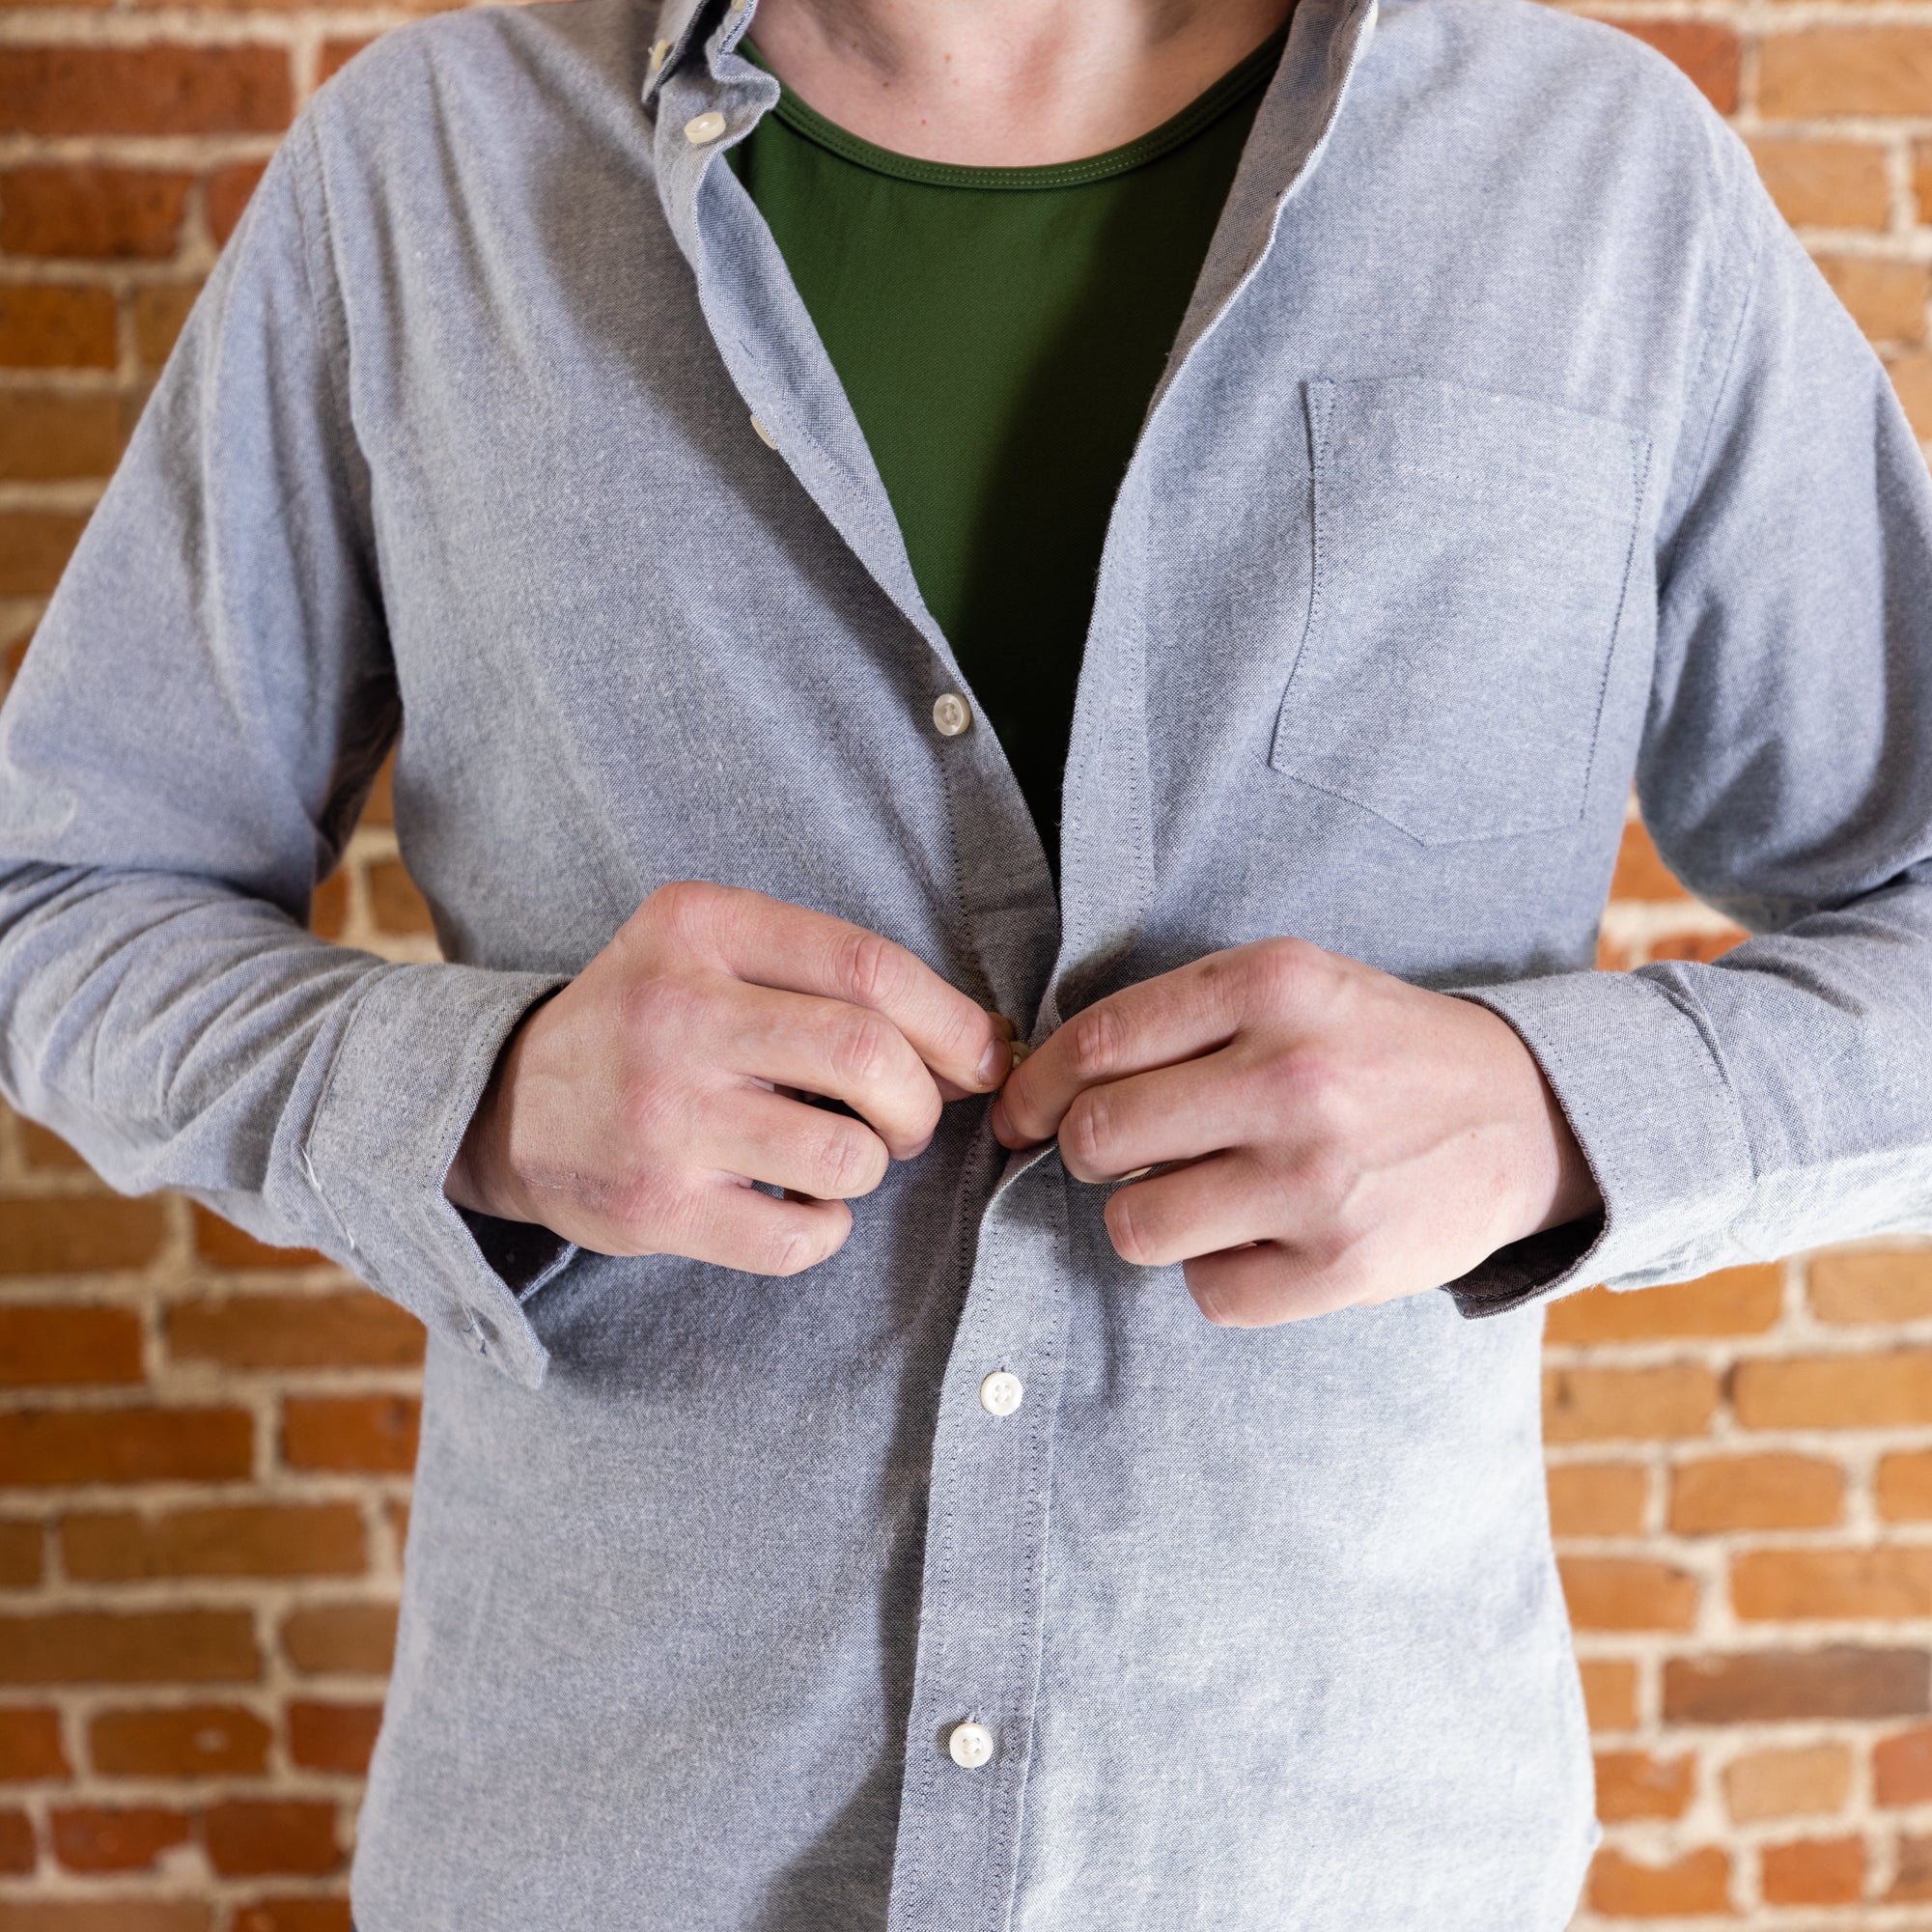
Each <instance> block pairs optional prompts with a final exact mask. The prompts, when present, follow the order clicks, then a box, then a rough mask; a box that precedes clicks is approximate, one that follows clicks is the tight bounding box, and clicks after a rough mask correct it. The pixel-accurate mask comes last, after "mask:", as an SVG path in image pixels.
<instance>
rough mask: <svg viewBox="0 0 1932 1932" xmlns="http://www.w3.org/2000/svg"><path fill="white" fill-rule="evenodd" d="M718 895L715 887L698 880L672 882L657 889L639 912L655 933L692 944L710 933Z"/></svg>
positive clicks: (718, 891) (718, 892) (676, 880)
mask: <svg viewBox="0 0 1932 1932" xmlns="http://www.w3.org/2000/svg"><path fill="white" fill-rule="evenodd" d="M720 896H721V893H720V889H719V888H718V887H717V886H715V885H712V884H709V883H707V882H705V881H704V880H702V879H674V880H671V881H670V882H668V883H666V884H663V885H660V886H658V889H657V890H656V891H655V892H653V893H652V894H651V895H650V897H649V898H647V899H646V900H645V901H644V904H643V906H642V907H641V908H640V909H639V910H640V911H642V912H644V913H646V914H648V915H649V921H650V923H651V925H652V926H654V927H655V928H656V929H657V930H658V932H660V933H662V934H664V935H665V936H666V937H668V938H673V939H680V940H683V941H684V942H685V943H686V944H687V945H695V944H696V943H697V942H698V940H699V939H700V938H702V937H703V936H704V935H706V934H708V933H709V932H710V930H711V922H712V920H713V919H714V917H715V916H716V912H717V906H718V900H719V898H720Z"/></svg>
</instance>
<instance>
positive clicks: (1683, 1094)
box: [1444, 969, 1753, 1316]
mask: <svg viewBox="0 0 1932 1932" xmlns="http://www.w3.org/2000/svg"><path fill="white" fill-rule="evenodd" d="M1449 991H1450V992H1451V993H1452V994H1453V996H1454V997H1456V998H1459V999H1468V1000H1471V1001H1473V1002H1474V1003H1475V1004H1477V1005H1479V1006H1486V1007H1488V1008H1489V1010H1490V1011H1491V1012H1492V1013H1494V1014H1496V1015H1497V1016H1498V1018H1499V1019H1502V1020H1505V1021H1507V1022H1509V1024H1510V1025H1511V1026H1512V1027H1514V1028H1515V1030H1516V1032H1517V1033H1518V1034H1519V1035H1520V1036H1521V1038H1522V1040H1523V1042H1524V1044H1525V1045H1526V1047H1527V1048H1528V1049H1529V1050H1530V1052H1531V1053H1532V1054H1534V1055H1535V1058H1536V1062H1537V1064H1538V1065H1539V1066H1540V1067H1541V1068H1542V1070H1543V1074H1544V1077H1545V1078H1547V1079H1548V1080H1549V1082H1550V1085H1551V1087H1552V1089H1553V1090H1554V1093H1555V1096H1556V1099H1557V1102H1558V1104H1559V1105H1560V1106H1561V1107H1562V1109H1563V1112H1564V1115H1565V1116H1566V1118H1567V1119H1568V1120H1569V1123H1570V1128H1571V1131H1572V1132H1573V1133H1574V1134H1576V1136H1577V1141H1578V1144H1579V1145H1580V1146H1581V1147H1582V1151H1583V1158H1584V1159H1585V1160H1586V1161H1587V1162H1589V1166H1590V1172H1591V1173H1592V1175H1593V1176H1594V1177H1595V1179H1596V1183H1597V1188H1598V1190H1599V1192H1600V1193H1601V1194H1602V1195H1603V1201H1604V1207H1603V1212H1602V1213H1601V1215H1598V1216H1594V1217H1591V1218H1586V1219H1582V1220H1576V1221H1571V1222H1568V1223H1566V1224H1565V1225H1564V1226H1562V1227H1556V1228H1551V1229H1548V1230H1546V1231H1545V1232H1544V1233H1542V1234H1538V1235H1531V1236H1529V1237H1528V1238H1527V1239H1526V1240H1525V1241H1519V1242H1514V1243H1512V1244H1511V1245H1510V1246H1508V1247H1504V1248H1498V1250H1497V1252H1496V1253H1495V1254H1492V1255H1491V1256H1490V1257H1489V1258H1488V1260H1486V1261H1485V1262H1483V1263H1482V1264H1481V1265H1480V1266H1479V1267H1476V1268H1472V1269H1471V1270H1470V1272H1469V1273H1468V1274H1464V1275H1462V1276H1460V1277H1459V1278H1458V1279H1456V1280H1454V1281H1451V1282H1448V1283H1446V1284H1444V1285H1445V1287H1446V1289H1447V1291H1448V1293H1449V1294H1450V1295H1451V1296H1453V1297H1454V1298H1455V1302H1456V1305H1457V1307H1458V1308H1460V1309H1461V1311H1462V1312H1463V1313H1464V1314H1465V1315H1470V1316H1478V1315H1495V1314H1501V1313H1505V1312H1506V1311H1508V1310H1509V1309H1511V1308H1517V1307H1521V1306H1522V1305H1523V1304H1524V1303H1525V1302H1531V1301H1535V1300H1537V1299H1539V1298H1541V1297H1543V1296H1548V1295H1558V1294H1562V1293H1564V1292H1565V1291H1566V1290H1568V1289H1571V1288H1578V1287H1583V1286H1586V1285H1588V1284H1590V1283H1593V1282H1603V1283H1605V1284H1606V1285H1607V1286H1609V1287H1611V1288H1641V1287H1649V1286H1651V1285H1652V1284H1654V1283H1657V1282H1662V1281H1681V1280H1686V1279H1688V1278H1690V1277H1691V1276H1692V1275H1694V1274H1702V1273H1704V1272H1705V1271H1706V1270H1707V1269H1708V1268H1710V1267H1711V1266H1713V1265H1715V1263H1716V1260H1717V1258H1718V1257H1719V1256H1720V1254H1721V1252H1722V1248H1723V1246H1724V1233H1725V1230H1726V1229H1727V1228H1728V1227H1729V1226H1730V1224H1731V1223H1732V1222H1733V1221H1734V1220H1735V1219H1736V1218H1737V1216H1738V1214H1739V1213H1740V1211H1741V1210H1742V1209H1743V1207H1744V1206H1745V1204H1746V1202H1747V1201H1748V1200H1749V1198H1750V1190H1751V1186H1752V1181H1753V1165H1752V1161H1751V1154H1750V1142H1749V1140H1748V1139H1747V1137H1746V1134H1745V1130H1744V1122H1743V1119H1742V1116H1741V1114H1740V1112H1739V1109H1738V1106H1737V1101H1736V1099H1735V1097H1734V1096H1733V1094H1732V1092H1731V1089H1730V1085H1729V1082H1728V1081H1727V1080H1726V1079H1725V1078H1724V1073H1723V1068H1722V1063H1721V1061H1720V1060H1719V1057H1718V1054H1717V1051H1716V1050H1715V1048H1714V1047H1713V1045H1712V1043H1711V1042H1710V1041H1709V1040H1708V1039H1707V1038H1706V1036H1705V1034H1704V1032H1703V1030H1702V1028H1701V1027H1700V1026H1699V1025H1698V1024H1697V1022H1695V1020H1694V1019H1693V1018H1692V1016H1691V1015H1690V1014H1688V1013H1687V1012H1685V1010H1684V1009H1683V1008H1682V1007H1681V1006H1679V1005H1678V1004H1677V1002H1676V1001H1675V1000H1674V999H1673V998H1672V997H1671V996H1670V994H1668V993H1667V992H1666V990H1665V988H1664V987H1663V986H1662V985H1660V984H1659V983H1658V982H1657V981H1656V980H1654V979H1650V978H1646V977H1645V976H1644V974H1643V972H1642V971H1641V969H1639V970H1638V971H1636V972H1573V973H1556V974H1552V975H1550V976H1548V977H1546V978H1542V979H1526V980H1516V981H1513V982H1510V983H1507V984H1504V985H1500V986H1485V987H1458V988H1452V989H1449Z"/></svg>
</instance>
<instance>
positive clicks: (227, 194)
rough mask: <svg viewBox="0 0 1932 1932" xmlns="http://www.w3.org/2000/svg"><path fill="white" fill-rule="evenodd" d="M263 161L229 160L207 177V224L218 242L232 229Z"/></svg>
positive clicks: (246, 203)
mask: <svg viewBox="0 0 1932 1932" xmlns="http://www.w3.org/2000/svg"><path fill="white" fill-rule="evenodd" d="M267 165H268V164H267V162H266V161H231V162H230V163H229V165H228V166H227V167H225V168H216V169H215V171H214V172H213V173H212V174H211V175H210V176H209V178H208V226H209V232H210V234H211V235H212V236H213V237H214V239H215V241H216V243H217V245H218V244H220V243H221V242H224V241H226V240H227V239H228V238H229V237H230V236H231V235H233V234H234V233H235V227H236V224H237V223H238V221H239V220H240V219H241V210H243V209H245V208H246V207H247V206H248V197H249V196H250V195H252V194H253V193H254V192H255V187H256V183H257V182H260V181H261V179H262V171H263V170H264V169H265V168H266V166H267Z"/></svg>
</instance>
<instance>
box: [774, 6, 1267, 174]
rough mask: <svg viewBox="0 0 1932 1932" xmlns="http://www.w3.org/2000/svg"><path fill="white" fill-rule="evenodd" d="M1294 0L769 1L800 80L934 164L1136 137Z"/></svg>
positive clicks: (1040, 156) (1070, 150)
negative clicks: (935, 162) (936, 162)
mask: <svg viewBox="0 0 1932 1932" xmlns="http://www.w3.org/2000/svg"><path fill="white" fill-rule="evenodd" d="M1290 5H1291V0H757V12H756V14H755V15H754V18H753V24H752V36H753V39H754V40H755V41H756V42H757V46H758V51H759V53H760V54H761V55H762V56H763V58H764V59H765V61H766V62H767V63H768V65H769V66H770V68H771V69H772V70H773V71H774V72H775V73H776V74H777V75H778V77H779V79H780V80H782V81H783V82H784V83H785V85H786V86H787V87H789V88H790V89H792V90H793V92H794V93H796V94H797V95H798V97H799V98H800V99H802V100H803V101H804V102H805V103H806V105H808V106H810V107H814V108H816V109H817V110H818V111H819V112H820V113H821V114H823V115H825V116H826V118H827V119H828V120H830V121H834V122H836V123H837V124H838V125H839V126H841V127H844V128H845V129H847V130H848V132H850V133H853V134H856V135H857V136H858V137H859V138H860V139H861V140H866V141H871V142H873V143H875V144H876V145H877V146H879V147H882V148H890V149H892V150H893V151H894V152H896V153H898V154H914V155H917V156H918V157H919V158H920V159H922V160H928V161H951V162H955V163H960V164H964V165H966V166H975V167H1031V166H1038V165H1042V164H1046V163H1051V162H1058V161H1074V160H1080V159H1082V158H1084V157H1085V156H1086V155H1089V154H1104V153H1105V152H1106V150H1107V149H1109V148H1117V147H1120V146H1122V145H1123V144H1124V143H1126V142H1129V141H1133V140H1135V139H1137V138H1138V137H1139V136H1140V135H1142V134H1145V133H1146V132H1147V131H1148V130H1149V129H1150V128H1154V127H1158V126H1160V125H1161V124H1162V122H1163V121H1165V120H1168V119H1169V118H1170V117H1171V116H1173V115H1175V114H1178V113H1179V112H1180V111H1181V109H1182V108H1184V107H1185V106H1187V104H1188V103H1189V102H1190V100H1192V99H1193V98H1195V96H1196V95H1199V94H1202V93H1204V92H1205V91H1206V90H1207V89H1208V88H1210V87H1212V86H1213V85H1214V83H1215V82H1216V81H1217V80H1218V79H1219V78H1220V76H1221V75H1222V74H1223V73H1225V72H1226V71H1227V70H1228V69H1230V68H1231V67H1234V66H1236V65H1237V64H1238V63H1239V62H1240V61H1241V60H1242V58H1243V57H1244V56H1245V55H1246V54H1248V53H1250V52H1252V51H1253V49H1254V48H1256V47H1257V46H1259V45H1260V44H1261V42H1263V41H1265V40H1266V39H1267V38H1268V36H1269V35H1270V34H1272V33H1273V32H1274V29H1275V28H1276V27H1278V26H1279V25H1280V24H1281V22H1282V21H1283V20H1285V19H1286V18H1287V17H1288V12H1289V8H1290Z"/></svg>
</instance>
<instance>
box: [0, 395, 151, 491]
mask: <svg viewBox="0 0 1932 1932" xmlns="http://www.w3.org/2000/svg"><path fill="white" fill-rule="evenodd" d="M121 413H122V404H121V399H120V398H119V397H118V396H111V395H96V394H80V395H67V394H61V393H54V394H46V393H42V392H40V391H36V390H32V389H0V482H6V483H61V482H70V481H74V480H76V479H82V478H88V477H107V476H111V475H112V474H113V472H114V466H115V464H116V463H117V462H120V460H121Z"/></svg>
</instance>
